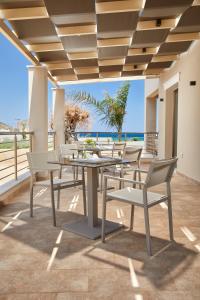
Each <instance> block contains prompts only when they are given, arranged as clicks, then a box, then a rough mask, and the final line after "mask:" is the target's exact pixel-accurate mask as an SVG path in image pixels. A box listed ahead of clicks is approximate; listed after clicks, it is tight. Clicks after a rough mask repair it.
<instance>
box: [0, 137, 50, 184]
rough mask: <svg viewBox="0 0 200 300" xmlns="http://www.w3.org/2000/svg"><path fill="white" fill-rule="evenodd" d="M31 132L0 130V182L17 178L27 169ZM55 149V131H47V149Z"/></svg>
mask: <svg viewBox="0 0 200 300" xmlns="http://www.w3.org/2000/svg"><path fill="white" fill-rule="evenodd" d="M33 134H34V133H33V132H0V184H3V183H6V182H7V181H9V180H12V179H15V180H17V179H18V177H19V175H22V174H23V173H24V172H26V170H28V162H27V157H26V153H27V152H29V151H32V141H33ZM53 149H55V132H49V133H48V150H53Z"/></svg>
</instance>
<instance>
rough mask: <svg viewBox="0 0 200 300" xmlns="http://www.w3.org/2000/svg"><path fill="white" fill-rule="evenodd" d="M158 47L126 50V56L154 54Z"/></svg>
mask: <svg viewBox="0 0 200 300" xmlns="http://www.w3.org/2000/svg"><path fill="white" fill-rule="evenodd" d="M157 52H158V47H154V48H131V49H129V50H128V56H135V55H147V54H156V53H157Z"/></svg>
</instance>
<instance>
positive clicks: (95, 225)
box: [62, 167, 122, 239]
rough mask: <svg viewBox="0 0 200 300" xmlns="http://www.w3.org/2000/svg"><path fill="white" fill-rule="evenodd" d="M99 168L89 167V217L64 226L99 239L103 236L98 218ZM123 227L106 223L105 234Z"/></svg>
mask: <svg viewBox="0 0 200 300" xmlns="http://www.w3.org/2000/svg"><path fill="white" fill-rule="evenodd" d="M98 171H99V170H98V168H91V167H90V168H89V167H87V204H88V207H87V217H85V216H82V217H81V218H80V219H79V220H76V221H74V222H70V223H67V224H63V226H62V228H63V229H64V230H68V231H70V232H73V233H75V234H78V235H81V236H84V237H87V238H89V239H97V238H99V237H100V236H101V219H99V218H98V196H97V188H98ZM121 227H122V225H121V224H118V223H115V222H112V221H108V220H106V221H105V233H106V234H107V233H111V232H113V231H115V230H118V229H119V228H121Z"/></svg>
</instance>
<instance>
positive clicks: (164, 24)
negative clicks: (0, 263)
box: [137, 19, 177, 30]
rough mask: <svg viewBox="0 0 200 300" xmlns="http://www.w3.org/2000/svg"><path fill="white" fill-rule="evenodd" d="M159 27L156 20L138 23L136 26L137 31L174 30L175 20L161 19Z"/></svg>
mask: <svg viewBox="0 0 200 300" xmlns="http://www.w3.org/2000/svg"><path fill="white" fill-rule="evenodd" d="M160 22H161V23H160V25H159V26H158V21H157V20H153V21H152V20H151V21H140V22H138V24H137V30H152V29H168V28H174V27H175V26H176V24H177V19H163V20H162V19H161V20H160Z"/></svg>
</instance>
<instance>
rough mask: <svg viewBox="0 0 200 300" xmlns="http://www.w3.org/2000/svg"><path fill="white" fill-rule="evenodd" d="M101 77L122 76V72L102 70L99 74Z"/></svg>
mask: <svg viewBox="0 0 200 300" xmlns="http://www.w3.org/2000/svg"><path fill="white" fill-rule="evenodd" d="M99 77H100V78H112V77H121V72H117V71H114V72H101V73H100V74H99Z"/></svg>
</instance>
